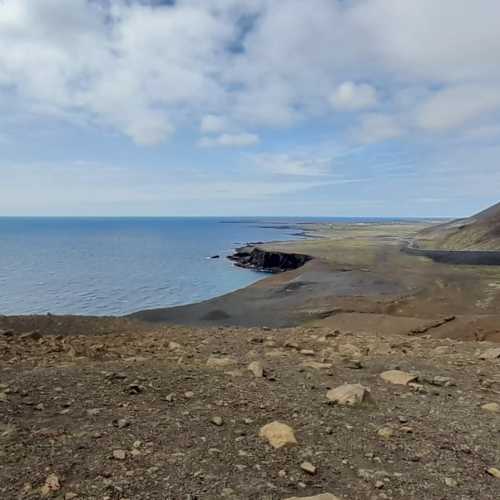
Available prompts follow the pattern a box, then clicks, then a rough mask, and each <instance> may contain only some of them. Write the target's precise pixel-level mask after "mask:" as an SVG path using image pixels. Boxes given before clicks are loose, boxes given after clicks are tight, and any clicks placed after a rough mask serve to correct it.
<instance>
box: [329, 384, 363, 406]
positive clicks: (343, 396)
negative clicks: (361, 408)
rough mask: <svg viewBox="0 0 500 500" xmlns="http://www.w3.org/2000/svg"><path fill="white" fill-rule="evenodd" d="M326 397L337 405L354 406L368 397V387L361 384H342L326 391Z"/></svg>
mask: <svg viewBox="0 0 500 500" xmlns="http://www.w3.org/2000/svg"><path fill="white" fill-rule="evenodd" d="M326 397H327V398H328V399H329V400H330V401H333V402H334V403H337V404H339V405H347V406H354V405H357V404H360V403H363V402H364V401H366V400H368V399H370V397H371V396H370V389H368V388H367V387H364V386H362V385H361V384H344V385H341V386H340V387H337V388H335V389H331V390H329V391H328V392H327V394H326Z"/></svg>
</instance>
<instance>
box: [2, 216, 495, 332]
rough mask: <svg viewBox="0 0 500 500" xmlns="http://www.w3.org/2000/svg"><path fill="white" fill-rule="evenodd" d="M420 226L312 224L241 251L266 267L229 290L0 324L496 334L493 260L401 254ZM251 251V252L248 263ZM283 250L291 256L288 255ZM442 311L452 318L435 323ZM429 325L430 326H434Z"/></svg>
mask: <svg viewBox="0 0 500 500" xmlns="http://www.w3.org/2000/svg"><path fill="white" fill-rule="evenodd" d="M425 224H426V223H425V222H419V223H415V222H413V223H412V222H405V223H397V224H393V223H385V224H384V223H382V224H356V223H352V224H333V223H323V224H321V223H320V224H316V225H314V232H311V231H309V234H314V235H318V236H321V237H319V238H310V237H309V238H305V239H301V240H290V241H281V242H277V241H275V242H269V243H263V244H259V245H258V247H257V249H255V247H251V248H250V249H248V248H246V249H245V250H244V251H243V260H244V262H241V263H240V262H238V264H242V265H243V266H245V267H246V266H248V267H249V268H251V269H253V270H255V269H256V268H259V266H260V268H261V270H262V271H264V272H269V271H273V270H274V271H275V272H274V273H269V274H268V275H263V276H262V279H260V280H257V281H256V282H254V283H253V284H251V285H249V286H246V287H243V288H240V289H237V290H234V291H232V292H230V293H227V294H223V295H219V296H216V297H214V298H211V299H208V300H203V301H200V302H195V303H190V304H186V305H180V306H174V307H160V308H152V309H146V310H140V311H136V312H133V313H131V314H127V315H124V316H111V317H109V316H108V317H105V316H98V317H92V316H53V315H49V316H33V315H31V316H30V315H26V316H18V317H5V316H0V330H5V329H14V330H15V331H16V332H19V333H29V332H30V331H39V332H41V333H46V332H50V331H53V330H54V328H55V331H57V332H58V334H60V335H77V334H79V333H82V334H89V335H92V334H97V335H100V334H104V333H106V332H111V331H116V330H117V329H118V330H119V329H123V331H130V330H133V329H135V330H137V331H148V330H150V329H154V328H157V327H158V326H160V325H171V326H173V325H184V326H188V327H198V326H201V327H210V328H211V327H244V328H253V327H269V328H282V327H296V326H300V325H310V326H312V327H315V326H325V325H328V326H329V327H331V328H334V329H335V328H343V329H345V328H347V327H348V328H349V329H351V330H355V331H362V330H373V329H375V330H376V331H378V332H380V333H387V334H393V333H395V332H396V333H406V334H408V335H415V334H419V333H418V332H420V333H422V332H431V333H432V334H433V335H440V336H450V337H451V338H459V339H465V340H477V338H488V339H490V340H498V341H500V331H499V330H498V328H497V326H496V325H497V324H498V322H499V320H500V314H499V313H498V311H499V310H500V296H499V294H497V293H496V290H497V289H496V288H495V287H493V285H492V283H493V284H494V283H500V266H482V267H475V266H456V265H453V264H442V263H439V262H434V261H432V260H431V259H428V258H426V257H422V256H416V255H409V254H406V253H405V252H403V251H401V247H402V246H403V244H404V242H406V241H409V240H411V238H412V236H413V235H414V234H415V233H416V232H417V231H419V230H420V229H422V227H424V226H425ZM308 229H310V228H308ZM254 250H255V252H256V253H257V254H258V258H255V259H253V258H250V260H249V261H248V258H249V256H250V257H251V254H252V252H253V251H254ZM240 251H241V249H240ZM290 255H299V256H300V259H295V258H294V259H292V260H291V261H290V260H289V256H290ZM266 256H274V258H277V259H278V260H277V264H278V265H276V264H275V262H276V261H272V262H273V264H272V265H270V266H267V265H263V266H262V265H261V264H262V262H265V260H266V258H265V257H266ZM280 266H282V267H280ZM248 267H247V268H248ZM440 283H450V284H452V286H449V287H442V286H441V285H440ZM499 286H500V285H499ZM457 311H460V315H459V316H458V315H457ZM451 316H454V320H453V321H450V322H449V323H447V322H443V321H442V320H443V319H444V318H448V317H451ZM455 316H456V317H455ZM436 324H438V325H439V326H438V327H434V326H433V325H436ZM16 325H18V326H17V327H16ZM57 325H63V326H57ZM415 332H416V333H415ZM422 334H423V333H422Z"/></svg>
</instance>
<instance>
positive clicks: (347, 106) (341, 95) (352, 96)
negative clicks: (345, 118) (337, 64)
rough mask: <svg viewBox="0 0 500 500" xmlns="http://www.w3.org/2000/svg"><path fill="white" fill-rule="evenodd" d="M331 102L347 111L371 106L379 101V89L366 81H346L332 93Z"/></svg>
mask: <svg viewBox="0 0 500 500" xmlns="http://www.w3.org/2000/svg"><path fill="white" fill-rule="evenodd" d="M330 103H331V104H332V106H333V107H334V108H335V109H339V110H346V111H354V110H360V109H366V108H371V107H373V106H375V104H376V103H377V91H376V90H375V89H374V88H373V87H372V86H371V85H368V84H366V83H360V84H356V83H354V82H344V83H342V84H341V85H339V86H338V87H337V88H336V89H335V91H334V92H333V93H332V95H331V96H330Z"/></svg>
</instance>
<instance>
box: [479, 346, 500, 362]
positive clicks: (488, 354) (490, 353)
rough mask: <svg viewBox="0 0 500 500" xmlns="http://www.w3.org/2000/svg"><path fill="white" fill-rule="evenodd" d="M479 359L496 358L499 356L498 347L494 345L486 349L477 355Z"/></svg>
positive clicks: (499, 349)
mask: <svg viewBox="0 0 500 500" xmlns="http://www.w3.org/2000/svg"><path fill="white" fill-rule="evenodd" d="M479 358H480V359H497V358H500V347H495V348H493V349H487V350H486V351H484V352H483V353H481V354H480V355H479Z"/></svg>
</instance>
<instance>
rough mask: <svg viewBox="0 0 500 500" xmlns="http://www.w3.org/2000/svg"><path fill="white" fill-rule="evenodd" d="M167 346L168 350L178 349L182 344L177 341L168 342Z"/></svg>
mask: <svg viewBox="0 0 500 500" xmlns="http://www.w3.org/2000/svg"><path fill="white" fill-rule="evenodd" d="M168 348H169V350H170V351H178V350H179V349H182V346H181V345H180V344H178V343H177V342H169V343H168Z"/></svg>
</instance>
